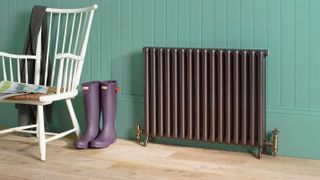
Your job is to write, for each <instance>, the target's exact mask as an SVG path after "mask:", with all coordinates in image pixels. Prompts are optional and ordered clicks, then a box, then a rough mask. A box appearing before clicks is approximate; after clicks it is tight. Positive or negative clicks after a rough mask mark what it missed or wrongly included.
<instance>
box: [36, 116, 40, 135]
mask: <svg viewBox="0 0 320 180" xmlns="http://www.w3.org/2000/svg"><path fill="white" fill-rule="evenodd" d="M36 125H37V127H36V131H37V134H36V136H37V138H39V129H40V126H39V116H38V114H37V122H36Z"/></svg>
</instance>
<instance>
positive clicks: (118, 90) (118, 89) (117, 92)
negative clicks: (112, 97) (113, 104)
mask: <svg viewBox="0 0 320 180" xmlns="http://www.w3.org/2000/svg"><path fill="white" fill-rule="evenodd" d="M115 91H116V94H119V92H120V88H119V86H117V87H116V90H115Z"/></svg>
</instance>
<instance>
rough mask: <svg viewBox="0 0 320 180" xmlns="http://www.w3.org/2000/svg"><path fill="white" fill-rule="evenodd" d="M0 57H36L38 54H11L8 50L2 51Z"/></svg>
mask: <svg viewBox="0 0 320 180" xmlns="http://www.w3.org/2000/svg"><path fill="white" fill-rule="evenodd" d="M0 57H7V58H13V59H36V58H37V56H34V55H22V54H10V53H6V52H0Z"/></svg>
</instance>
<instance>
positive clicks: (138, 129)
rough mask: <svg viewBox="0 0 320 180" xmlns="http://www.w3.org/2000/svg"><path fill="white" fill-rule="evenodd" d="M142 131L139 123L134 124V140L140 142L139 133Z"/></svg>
mask: <svg viewBox="0 0 320 180" xmlns="http://www.w3.org/2000/svg"><path fill="white" fill-rule="evenodd" d="M142 133H143V130H142V129H141V127H140V125H139V124H138V125H137V126H136V142H137V143H139V144H140V141H141V134H142Z"/></svg>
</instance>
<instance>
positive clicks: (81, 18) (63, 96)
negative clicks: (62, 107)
mask: <svg viewBox="0 0 320 180" xmlns="http://www.w3.org/2000/svg"><path fill="white" fill-rule="evenodd" d="M97 8H98V6H97V5H93V6H90V7H85V8H79V9H55V8H47V9H46V13H47V18H48V41H47V42H48V49H47V56H46V57H47V58H46V59H41V30H40V32H39V34H38V41H37V42H38V43H37V53H36V55H34V56H33V55H14V54H9V53H4V52H0V61H2V62H1V63H0V73H1V76H3V79H2V80H6V81H15V82H21V78H20V75H21V73H20V64H21V62H22V61H23V62H24V63H25V64H27V62H28V61H34V62H35V72H34V84H36V85H39V83H40V63H46V66H45V68H46V69H45V81H44V84H41V85H44V86H49V87H54V88H53V89H54V91H53V92H51V93H49V94H45V95H40V96H37V97H36V98H31V99H30V98H21V97H24V96H21V97H19V98H17V97H18V96H15V97H13V98H9V99H4V100H0V102H1V103H17V104H30V105H36V106H37V123H36V124H34V125H28V126H19V127H14V128H9V129H5V130H1V131H0V134H4V133H10V132H23V133H32V134H36V135H37V137H38V139H39V147H40V157H41V158H40V159H41V160H42V161H45V160H46V143H48V142H50V141H52V140H55V139H58V138H61V137H64V136H66V135H68V134H70V133H73V132H75V133H76V135H77V136H78V137H79V136H80V128H79V124H78V121H77V118H76V114H75V112H74V109H73V106H72V103H71V99H72V98H74V97H75V96H77V94H78V90H77V88H78V85H79V82H80V77H81V72H82V67H83V63H84V58H85V55H86V49H87V45H88V39H89V34H90V29H91V24H92V19H93V14H94V11H95V10H96V9H97ZM49 58H50V59H51V62H52V64H53V65H52V68H51V84H46V82H47V79H48V72H50V71H48V67H49V66H48V64H49V63H48V60H49ZM1 66H2V68H1ZM1 71H2V72H1ZM27 72H28V66H25V77H26V81H27V82H28V73H27ZM0 80H1V79H0ZM60 100H63V101H66V104H67V107H68V110H69V114H70V116H71V120H72V124H73V128H72V129H70V130H67V131H65V132H62V133H49V132H45V126H44V111H43V107H44V106H45V105H48V104H51V103H52V102H54V101H60ZM31 128H36V130H35V131H32V130H28V129H31ZM46 135H48V136H51V137H49V138H46Z"/></svg>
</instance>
